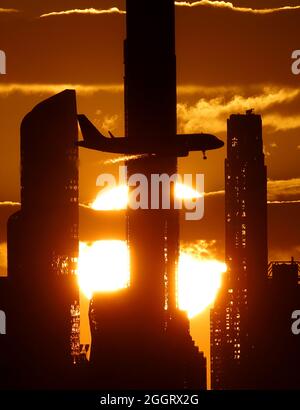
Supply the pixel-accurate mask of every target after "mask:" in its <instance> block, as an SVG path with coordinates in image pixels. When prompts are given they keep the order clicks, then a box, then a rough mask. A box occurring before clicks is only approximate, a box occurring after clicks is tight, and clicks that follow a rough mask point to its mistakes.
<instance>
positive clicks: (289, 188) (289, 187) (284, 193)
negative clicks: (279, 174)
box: [268, 178, 300, 202]
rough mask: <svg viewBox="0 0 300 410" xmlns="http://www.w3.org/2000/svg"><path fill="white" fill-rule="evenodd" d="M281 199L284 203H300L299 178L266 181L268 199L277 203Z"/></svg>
mask: <svg viewBox="0 0 300 410" xmlns="http://www.w3.org/2000/svg"><path fill="white" fill-rule="evenodd" d="M281 197H284V201H285V200H286V199H287V200H289V201H292V202H295V201H297V202H300V199H298V198H300V178H291V179H284V180H275V181H272V180H270V181H268V199H269V200H270V201H275V202H278V201H281ZM295 197H298V198H295Z"/></svg>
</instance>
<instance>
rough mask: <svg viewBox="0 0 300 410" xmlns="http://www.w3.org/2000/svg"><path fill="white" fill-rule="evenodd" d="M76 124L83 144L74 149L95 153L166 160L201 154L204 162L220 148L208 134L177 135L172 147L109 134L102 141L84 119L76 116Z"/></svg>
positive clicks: (87, 120)
mask: <svg viewBox="0 0 300 410" xmlns="http://www.w3.org/2000/svg"><path fill="white" fill-rule="evenodd" d="M78 121H79V124H80V128H81V133H82V136H83V141H79V142H78V145H79V146H80V147H84V148H88V149H92V150H96V151H102V152H111V153H114V154H124V155H143V154H149V155H156V156H170V157H187V156H188V155H189V152H190V151H201V152H202V153H203V158H204V159H206V151H209V150H214V149H218V148H221V147H223V146H224V142H223V141H221V140H219V139H218V138H217V137H215V136H214V135H211V134H177V135H176V136H175V138H174V139H173V141H172V145H163V144H161V145H158V144H157V142H154V141H151V140H147V141H144V140H142V139H141V140H140V141H134V142H132V141H130V140H129V139H128V138H126V137H115V136H114V135H113V134H112V133H111V132H109V135H110V137H111V138H106V137H105V136H104V135H102V134H101V132H100V131H98V129H97V128H96V127H95V126H94V125H93V124H92V123H91V121H90V120H89V119H88V118H87V117H86V116H85V115H78Z"/></svg>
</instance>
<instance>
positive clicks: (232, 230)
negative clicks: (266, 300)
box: [211, 110, 268, 389]
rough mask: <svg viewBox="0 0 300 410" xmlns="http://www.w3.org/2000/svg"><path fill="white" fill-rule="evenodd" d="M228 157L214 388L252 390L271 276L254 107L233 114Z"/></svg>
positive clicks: (215, 314) (257, 119) (214, 324)
mask: <svg viewBox="0 0 300 410" xmlns="http://www.w3.org/2000/svg"><path fill="white" fill-rule="evenodd" d="M227 126H228V128H227V132H228V134H227V159H226V160H225V179H226V180H225V235H226V237H225V241H226V243H225V253H226V263H227V268H228V271H227V273H226V276H225V280H224V285H223V289H222V291H221V293H220V295H219V298H218V299H217V301H216V303H215V308H214V309H213V310H212V317H211V349H212V353H211V361H212V388H213V389H219V388H220V389H224V388H228V389H235V388H249V386H251V385H252V384H253V383H254V379H255V374H252V373H251V368H252V366H251V365H250V364H251V361H252V360H253V357H254V355H255V350H256V346H257V343H258V338H259V329H260V325H261V323H260V313H259V312H260V308H261V302H262V300H263V294H264V289H265V282H266V279H267V269H268V259H267V258H268V255H267V171H266V166H265V164H264V154H263V141H262V121H261V117H260V116H259V115H255V114H253V112H252V110H250V111H248V112H247V113H246V114H245V115H231V117H230V119H229V120H228V123H227Z"/></svg>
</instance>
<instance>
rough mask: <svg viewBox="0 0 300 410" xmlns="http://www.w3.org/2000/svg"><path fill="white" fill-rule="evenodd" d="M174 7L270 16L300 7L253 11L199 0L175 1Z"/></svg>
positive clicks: (218, 2)
mask: <svg viewBox="0 0 300 410" xmlns="http://www.w3.org/2000/svg"><path fill="white" fill-rule="evenodd" d="M175 4H176V6H179V7H200V6H202V7H203V6H204V7H214V8H223V9H228V10H232V11H237V12H240V13H250V14H272V13H278V12H282V11H288V10H298V9H300V6H284V7H274V8H263V9H254V8H251V7H238V6H234V5H233V4H232V3H231V2H228V1H213V0H201V1H194V2H188V1H176V2H175Z"/></svg>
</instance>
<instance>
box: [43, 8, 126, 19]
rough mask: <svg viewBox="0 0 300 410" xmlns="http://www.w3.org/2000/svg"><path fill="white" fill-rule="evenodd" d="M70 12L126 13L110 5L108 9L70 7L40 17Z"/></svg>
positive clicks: (68, 13) (89, 13)
mask: <svg viewBox="0 0 300 410" xmlns="http://www.w3.org/2000/svg"><path fill="white" fill-rule="evenodd" d="M70 14H87V15H91V14H126V12H125V11H124V10H120V9H119V8H118V7H111V8H109V9H95V8H88V9H72V10H63V11H52V12H51V13H46V14H42V15H41V16H40V18H44V17H53V16H66V15H70Z"/></svg>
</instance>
